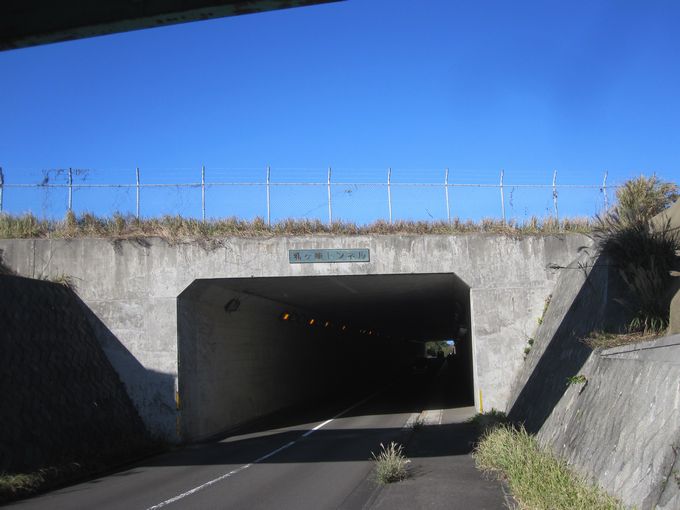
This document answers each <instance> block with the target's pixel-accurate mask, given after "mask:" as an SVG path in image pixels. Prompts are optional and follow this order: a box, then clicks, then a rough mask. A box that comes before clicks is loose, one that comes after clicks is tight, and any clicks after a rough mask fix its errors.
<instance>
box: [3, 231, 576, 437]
mask: <svg viewBox="0 0 680 510" xmlns="http://www.w3.org/2000/svg"><path fill="white" fill-rule="evenodd" d="M588 243H589V240H588V239H587V238H586V237H584V236H580V235H565V236H527V237H523V238H520V239H517V238H512V237H508V236H502V235H487V234H467V235H458V236H416V235H398V236H380V235H367V236H343V237H334V236H326V235H324V236H309V237H273V238H256V239H243V238H229V239H223V240H220V241H219V242H216V243H215V244H214V245H211V246H210V247H208V248H206V247H205V246H202V245H200V244H198V243H183V244H177V245H168V244H167V243H166V242H164V241H162V240H159V239H143V240H135V241H111V240H106V239H75V240H62V239H60V240H50V239H35V240H0V259H2V263H4V265H5V266H6V267H8V268H9V269H11V270H12V271H14V272H16V273H17V274H20V275H24V276H29V277H34V278H40V277H52V278H54V277H59V276H62V275H67V276H69V277H70V278H71V279H72V281H73V282H74V284H75V286H76V290H77V293H78V295H79V296H80V298H81V299H82V300H83V301H84V302H85V303H86V304H87V306H88V308H89V309H90V310H91V311H92V312H93V317H92V322H93V324H94V326H95V329H96V331H97V334H98V337H99V339H100V342H101V344H102V345H103V347H104V350H105V352H106V354H107V356H108V357H109V359H110V360H111V363H112V364H113V366H114V368H115V369H116V370H117V372H118V373H119V374H120V376H121V379H122V380H123V382H124V384H125V386H126V388H127V390H128V393H129V394H130V396H131V398H132V400H133V402H134V403H135V405H136V407H137V409H138V410H139V413H140V415H141V417H142V419H143V420H144V422H145V423H146V425H147V427H148V428H149V429H150V430H151V431H152V432H154V433H156V434H158V435H160V436H161V437H164V438H166V439H168V440H175V441H176V440H179V439H180V437H179V436H178V429H177V415H178V411H177V406H176V401H175V400H176V395H177V390H178V374H179V370H178V364H177V360H178V355H179V353H178V334H177V327H178V312H177V310H178V301H177V297H178V296H179V295H180V294H181V293H182V292H183V291H184V290H185V289H186V288H187V287H189V285H191V283H192V282H193V281H195V280H197V279H210V278H243V277H246V278H248V277H252V278H257V277H267V276H321V275H362V274H408V273H455V274H456V275H457V276H458V277H459V278H460V279H461V280H462V281H463V282H464V283H465V284H466V285H467V286H469V287H470V296H471V305H472V317H471V321H470V322H471V330H472V343H473V359H474V364H475V365H474V368H475V386H476V388H477V389H478V390H482V392H483V395H484V400H485V406H487V407H490V406H493V407H496V408H503V407H505V404H506V396H507V394H506V393H505V390H504V386H507V385H509V383H510V381H511V380H512V379H513V377H514V374H515V372H516V371H517V370H518V369H519V368H520V367H521V366H522V351H523V349H524V347H525V345H526V339H527V337H530V336H533V330H534V329H535V321H536V319H537V318H538V317H539V316H540V314H541V311H542V309H543V304H544V301H545V298H546V297H547V295H548V294H550V292H551V291H552V288H553V286H554V284H555V280H556V273H555V272H554V271H553V270H551V269H550V267H551V265H554V264H556V265H565V264H566V263H567V262H568V261H570V260H572V259H573V257H574V255H575V254H576V253H577V250H578V248H579V247H580V246H582V245H585V244H588ZM324 248H325V249H337V248H341V249H342V248H344V249H356V248H368V249H370V251H371V260H370V262H361V263H352V264H290V263H289V261H288V250H289V249H324ZM497 300H499V301H497ZM500 308H502V310H503V311H502V313H499V314H498V317H499V319H500V320H495V319H494V313H495V312H494V313H491V314H489V312H490V311H495V310H499V309H500ZM508 333H512V334H511V335H509V334H508ZM478 395H479V392H478V391H475V396H476V397H477V396H478ZM477 403H478V404H479V402H477Z"/></svg>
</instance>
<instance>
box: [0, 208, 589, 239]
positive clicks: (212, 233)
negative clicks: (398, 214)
mask: <svg viewBox="0 0 680 510" xmlns="http://www.w3.org/2000/svg"><path fill="white" fill-rule="evenodd" d="M592 225H593V224H592V221H591V220H589V219H587V218H573V219H564V220H561V221H559V222H557V221H556V220H555V219H554V218H544V219H540V218H536V217H532V218H530V219H528V220H527V221H525V222H522V223H518V222H516V221H514V220H511V221H509V222H507V223H503V221H501V220H498V219H491V218H487V219H482V220H480V221H471V220H467V221H462V220H460V219H458V218H454V219H452V220H451V222H450V223H449V222H446V221H395V222H394V223H389V222H387V221H384V220H378V221H375V222H373V223H368V224H365V225H358V224H356V223H352V222H345V221H334V222H333V223H332V224H330V225H329V224H327V223H324V222H321V221H319V220H294V219H287V220H281V221H278V222H276V223H273V224H272V225H267V223H266V222H265V221H264V220H263V219H262V218H255V219H253V220H243V219H240V218H220V219H209V220H206V221H205V222H203V221H201V220H199V219H194V218H184V217H181V216H162V217H158V218H144V219H140V220H138V219H137V218H135V217H133V216H123V215H120V214H114V215H112V216H108V217H101V216H95V215H93V214H89V213H84V214H82V215H80V216H76V215H75V214H73V213H69V214H67V215H66V217H65V218H64V219H63V220H50V219H38V218H36V217H35V216H33V215H32V214H30V213H29V214H23V215H8V214H0V239H26V238H52V239H54V238H57V239H59V238H65V239H71V238H78V237H97V238H111V239H139V238H144V237H160V238H163V239H165V240H167V241H169V242H180V241H190V240H207V239H216V238H222V237H230V236H241V237H267V236H290V235H310V234H332V235H361V234H430V235H437V234H440V235H441V234H460V233H470V232H486V233H493V234H506V235H512V236H516V235H536V234H560V233H566V232H579V233H589V232H590V231H591V230H592Z"/></svg>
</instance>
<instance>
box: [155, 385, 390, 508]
mask: <svg viewBox="0 0 680 510" xmlns="http://www.w3.org/2000/svg"><path fill="white" fill-rule="evenodd" d="M382 391H384V389H381V390H378V391H376V392H375V393H372V394H371V395H369V396H368V397H366V398H365V399H363V400H360V401H359V402H357V403H356V404H352V405H351V406H349V407H348V408H347V409H345V410H344V411H342V412H340V413H338V414H336V415H335V416H333V417H332V418H330V419H329V420H326V421H325V422H323V423H320V424H318V425H317V426H316V427H314V428H313V429H310V430H308V431H307V432H305V433H304V434H302V435H301V436H300V437H298V438H297V439H296V440H295V441H291V442H289V443H286V444H284V445H283V446H281V447H280V448H277V449H276V450H274V451H272V452H269V453H267V454H266V455H263V456H262V457H260V458H258V459H255V460H254V461H253V462H251V463H250V464H244V465H243V466H241V467H238V468H236V469H234V470H232V471H229V472H228V473H224V474H223V475H221V476H218V477H217V478H214V479H213V480H210V481H208V482H205V483H203V484H201V485H199V486H197V487H194V488H193V489H191V490H188V491H186V492H183V493H182V494H178V495H177V496H175V497H173V498H170V499H166V500H165V501H162V502H161V503H158V504H157V505H154V506H150V507H149V508H147V509H146V510H156V509H158V508H163V507H164V506H167V505H169V504H171V503H175V502H176V501H179V500H180V499H184V498H186V497H187V496H191V495H192V494H196V493H197V492H198V491H201V490H203V489H205V488H207V487H210V486H211V485H214V484H216V483H217V482H221V481H222V480H225V479H226V478H229V477H231V476H234V475H235V474H237V473H240V472H241V471H245V470H246V469H248V468H249V467H251V466H253V465H254V464H257V463H259V462H262V461H263V460H266V459H268V458H269V457H273V456H274V455H276V454H277V453H280V452H282V451H283V450H285V449H286V448H290V447H291V446H293V445H294V444H295V443H297V442H298V441H299V440H300V439H302V438H305V437H308V436H309V435H311V434H312V433H313V432H315V431H317V430H319V429H320V428H322V427H325V426H326V425H328V424H329V423H330V422H332V421H333V420H336V419H337V418H340V417H341V416H343V415H345V414H347V413H349V412H350V411H351V410H352V409H354V408H356V407H359V406H360V405H361V404H364V403H366V402H368V401H369V400H371V399H372V398H373V397H375V396H376V395H378V394H379V393H381V392H382Z"/></svg>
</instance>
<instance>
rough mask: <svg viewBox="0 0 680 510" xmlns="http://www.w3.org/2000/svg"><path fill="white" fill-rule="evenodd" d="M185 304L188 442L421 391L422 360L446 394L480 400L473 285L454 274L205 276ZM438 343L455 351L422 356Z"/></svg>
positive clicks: (183, 381)
mask: <svg viewBox="0 0 680 510" xmlns="http://www.w3.org/2000/svg"><path fill="white" fill-rule="evenodd" d="M177 302H178V305H177V306H178V338H179V401H180V403H181V404H180V416H181V427H180V428H181V434H182V439H183V440H184V441H195V440H200V439H204V438H207V437H214V436H216V435H218V434H220V433H221V432H224V431H226V430H228V429H230V428H233V427H234V426H236V425H239V424H242V423H246V422H248V421H251V420H253V419H255V418H258V417H261V416H265V415H267V414H270V413H273V412H275V411H278V410H280V409H284V408H286V407H290V406H294V405H298V404H300V403H302V402H305V401H310V402H311V401H313V400H314V399H320V398H324V397H325V396H328V397H329V398H330V397H331V396H333V395H338V394H341V393H350V392H360V391H361V390H362V389H363V390H365V391H369V390H370V389H372V388H375V387H377V386H379V385H380V384H384V383H385V382H386V381H392V380H398V379H403V380H406V381H409V382H407V384H410V386H409V388H412V390H413V391H416V390H418V388H417V387H418V385H419V384H420V382H419V381H421V380H423V379H426V377H419V374H418V372H419V371H418V367H417V365H418V363H424V364H425V365H426V366H427V367H428V370H427V371H426V372H427V373H428V374H429V375H432V373H433V372H434V371H436V370H440V369H442V368H443V367H444V366H445V367H446V370H447V373H448V374H449V375H448V377H447V379H446V385H447V391H450V392H451V394H452V396H453V397H455V401H456V402H459V403H460V404H461V405H470V404H472V401H473V389H472V353H471V345H470V334H469V330H470V325H469V317H470V310H469V287H468V286H467V285H466V284H465V283H464V282H463V281H462V280H460V278H458V277H457V276H456V275H455V274H452V273H427V274H397V275H352V276H301V277H263V278H230V279H205V280H196V281H194V282H193V283H192V284H191V285H190V286H189V287H188V288H187V289H186V290H185V291H184V292H183V293H182V294H181V295H180V296H179V298H178V300H177ZM432 340H454V341H455V345H456V354H455V356H451V357H449V358H448V359H447V360H445V363H444V360H432V359H427V358H425V359H423V358H424V357H425V342H427V341H432ZM414 374H416V375H415V376H414ZM411 381H412V382H411ZM422 386H423V387H425V386H426V385H422Z"/></svg>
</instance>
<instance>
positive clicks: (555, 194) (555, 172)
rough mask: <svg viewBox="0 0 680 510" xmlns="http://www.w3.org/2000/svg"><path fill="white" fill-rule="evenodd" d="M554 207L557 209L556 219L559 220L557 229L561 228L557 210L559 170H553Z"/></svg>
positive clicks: (556, 210)
mask: <svg viewBox="0 0 680 510" xmlns="http://www.w3.org/2000/svg"><path fill="white" fill-rule="evenodd" d="M552 188H553V206H554V207H555V219H556V220H557V227H558V228H559V226H560V213H559V211H558V209H557V170H553V183H552Z"/></svg>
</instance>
